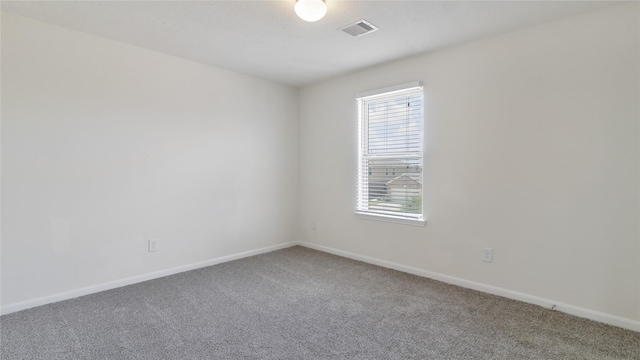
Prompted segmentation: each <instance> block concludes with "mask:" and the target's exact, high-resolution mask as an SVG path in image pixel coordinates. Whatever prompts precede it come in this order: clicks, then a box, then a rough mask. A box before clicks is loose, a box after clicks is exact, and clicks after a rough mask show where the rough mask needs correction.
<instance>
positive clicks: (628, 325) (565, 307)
mask: <svg viewBox="0 0 640 360" xmlns="http://www.w3.org/2000/svg"><path fill="white" fill-rule="evenodd" d="M298 245H300V246H304V247H307V248H310V249H314V250H319V251H323V252H326V253H330V254H334V255H338V256H342V257H346V258H349V259H353V260H358V261H362V262H366V263H369V264H373V265H378V266H382V267H385V268H389V269H393V270H398V271H402V272H405V273H409V274H413V275H418V276H422V277H426V278H430V279H433V280H438V281H442V282H445V283H448V284H453V285H457V286H461V287H464V288H469V289H473V290H478V291H481V292H485V293H489V294H493V295H498V296H502V297H505V298H508V299H513V300H518V301H522V302H526V303H529V304H534V305H538V306H542V307H544V308H548V309H552V308H553V310H557V311H561V312H563V313H567V314H571V315H575V316H578V317H582V318H586V319H590V320H594V321H598V322H601V323H605V324H609V325H613V326H618V327H621V328H624V329H628V330H633V331H638V332H640V321H635V320H631V319H626V318H623V317H619V316H615V315H610V314H606V313H601V312H598V311H594V310H590V309H586V308H581V307H578V306H574V305H569V304H563V303H560V302H557V301H554V300H550V299H545V298H541V297H538V296H533V295H529V294H524V293H521V292H517V291H512V290H507V289H503V288H499V287H496V286H491V285H487V284H482V283H478V282H475V281H470V280H465V279H461V278H457V277H453V276H449V275H444V274H440V273H436V272H432V271H427V270H423V269H419V268H414V267H411V266H405V265H401V264H397V263H394V262H390V261H386V260H381V259H376V258H372V257H369V256H363V255H358V254H354V253H351V252H348V251H344V250H338V249H335V248H331V247H327V246H322V245H317V244H312V243H307V242H298Z"/></svg>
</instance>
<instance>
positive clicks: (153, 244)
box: [149, 239, 158, 252]
mask: <svg viewBox="0 0 640 360" xmlns="http://www.w3.org/2000/svg"><path fill="white" fill-rule="evenodd" d="M154 251H158V239H149V252H154Z"/></svg>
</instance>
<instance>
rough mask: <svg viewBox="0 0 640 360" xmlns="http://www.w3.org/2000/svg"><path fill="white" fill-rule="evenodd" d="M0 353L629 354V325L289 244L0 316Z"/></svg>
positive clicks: (639, 352)
mask: <svg viewBox="0 0 640 360" xmlns="http://www.w3.org/2000/svg"><path fill="white" fill-rule="evenodd" d="M0 334H1V336H2V337H1V340H0V342H1V359H2V360H11V359H21V360H22V359H153V360H159V359H640V333H636V332H633V331H627V330H623V329H620V328H616V327H612V326H608V325H604V324H600V323H596V322H593V321H590V320H585V319H581V318H577V317H573V316H570V315H566V314H563V313H560V312H557V311H551V310H547V309H543V308H540V307H537V306H534V305H528V304H524V303H521V302H517V301H513V300H508V299H504V298H500V297H497V296H493V295H488V294H483V293H480V292H476V291H473V290H468V289H464V288H460V287H457V286H452V285H447V284H444V283H441V282H437V281H433V280H429V279H424V278H420V277H417V276H413V275H408V274H404V273H401V272H397V271H393V270H388V269H384V268H380V267H377V266H373V265H368V264H364V263H361V262H357V261H352V260H349V259H344V258H341V257H337V256H334V255H329V254H325V253H322V252H318V251H314V250H309V249H306V248H302V247H293V248H289V249H285V250H280V251H276V252H272V253H269V254H264V255H259V256H254V257H250V258H246V259H241V260H237V261H233V262H229V263H224V264H220V265H216V266H212V267H208V268H204V269H199V270H194V271H190V272H186V273H182V274H178V275H174V276H170V277H166V278H162V279H157V280H152V281H147V282H144V283H141V284H136V285H131V286H127V287H123V288H119V289H114V290H110V291H105V292H102V293H99V294H94V295H89V296H84V297H81V298H77V299H73V300H68V301H63V302H59V303H56V304H51V305H46V306H41V307H38V308H34V309H30V310H25V311H21V312H18V313H14V314H9V315H5V316H2V317H1V318H0Z"/></svg>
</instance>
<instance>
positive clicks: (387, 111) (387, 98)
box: [356, 83, 424, 220]
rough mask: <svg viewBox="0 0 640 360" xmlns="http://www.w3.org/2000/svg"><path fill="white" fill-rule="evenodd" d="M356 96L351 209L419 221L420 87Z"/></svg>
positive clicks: (420, 207)
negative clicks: (355, 188) (355, 165)
mask: <svg viewBox="0 0 640 360" xmlns="http://www.w3.org/2000/svg"><path fill="white" fill-rule="evenodd" d="M412 85H413V86H411V87H408V88H400V89H398V87H393V88H392V89H393V90H392V91H388V92H384V91H382V92H380V91H374V92H371V93H374V95H369V96H363V97H359V98H357V101H358V118H359V126H358V129H359V141H358V145H359V146H358V199H357V210H356V211H357V212H358V213H362V214H370V215H379V216H383V217H394V218H403V219H416V220H422V219H423V216H422V188H423V185H422V184H423V181H422V163H423V161H422V158H423V138H424V137H423V133H424V121H423V118H424V116H423V94H422V86H420V84H419V83H413V84H412Z"/></svg>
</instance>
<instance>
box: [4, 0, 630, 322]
mask: <svg viewBox="0 0 640 360" xmlns="http://www.w3.org/2000/svg"><path fill="white" fill-rule="evenodd" d="M245 3H246V2H244V3H242V4H238V5H236V6H243V7H244V6H248V5H246V4H245ZM344 3H345V5H344V6H356V5H353V4H352V5H348V4H346V3H347V2H344ZM7 6H8V5H7ZM119 6H124V5H119ZM139 6H142V5H139ZM261 6H264V5H261ZM328 6H329V10H328V12H327V15H326V18H325V19H323V20H321V21H331V20H330V16H331V9H332V8H331V6H337V5H331V4H329V3H328ZM327 19H328V20H327ZM355 20H356V19H353V21H355ZM372 22H373V21H372ZM319 23H320V22H319ZM374 23H375V22H374ZM314 24H315V23H314ZM639 24H640V20H639V18H638V3H637V2H625V3H620V4H615V5H611V6H605V7H600V8H597V9H593V10H589V11H586V12H582V13H579V14H573V15H571V16H568V17H563V18H560V19H556V20H553V21H548V22H544V23H540V24H534V25H532V26H528V27H525V28H521V29H517V30H513V31H507V32H504V33H499V34H498V33H496V34H488V35H487V36H486V37H483V38H480V39H473V40H469V41H466V40H464V41H463V40H461V41H459V42H457V43H454V44H451V45H450V46H447V47H444V48H438V49H436V50H434V51H429V52H426V53H420V54H413V55H412V56H409V57H402V58H398V59H389V61H381V62H379V63H377V64H372V65H370V66H365V67H362V68H358V69H353V70H351V71H347V72H341V73H337V74H333V75H331V76H327V77H323V78H319V79H317V80H314V79H310V78H303V77H301V78H300V82H299V83H296V82H294V81H293V80H291V78H288V77H287V76H289V75H288V74H284V72H283V74H282V79H286V80H282V81H279V80H274V79H272V78H269V77H267V76H260V75H256V74H250V73H245V72H243V71H242V70H235V69H232V70H230V69H229V66H225V65H224V64H222V65H219V66H214V65H211V64H207V63H205V62H201V61H197V60H194V59H185V58H181V57H179V56H175V55H173V54H171V53H164V52H162V51H156V50H150V49H145V48H143V47H139V46H137V45H135V44H126V43H124V42H123V41H120V40H113V39H109V38H108V36H107V35H104V36H98V35H94V34H90V33H88V32H84V31H78V30H73V29H69V28H66V27H63V26H58V25H53V24H50V23H48V22H46V19H44V20H42V21H40V20H34V19H32V18H29V17H26V16H22V15H19V14H17V13H13V12H12V11H3V12H2V23H1V26H2V29H1V30H2V33H1V35H2V52H1V56H2V62H1V69H2V79H1V86H2V88H1V90H2V99H1V101H2V112H1V117H2V129H1V130H2V132H1V150H2V159H1V160H2V164H1V165H2V172H1V187H2V198H1V205H2V213H1V222H2V227H1V236H2V239H1V240H2V241H1V253H0V255H1V289H2V291H1V298H0V304H1V310H2V313H3V314H8V313H11V312H14V311H19V310H23V309H28V308H32V307H34V306H39V305H43V304H47V303H52V302H55V301H60V300H65V299H70V298H74V297H77V296H81V295H87V294H93V293H96V292H99V291H102V290H107V289H112V288H117V287H121V286H125V285H129V284H135V283H139V282H141V281H145V280H149V279H155V278H160V277H163V276H167V275H171V274H176V273H180V272H183V271H187V270H192V269H197V268H202V267H205V266H210V265H214V264H219V263H223V262H227V261H231V260H235V259H240V258H244V257H248V256H252V255H257V254H262V253H267V252H270V251H274V250H278V249H284V248H288V247H291V246H296V245H301V246H304V247H308V248H311V249H316V250H320V251H324V252H328V253H332V254H335V255H339V256H343V257H348V258H351V259H355V260H359V261H364V262H367V263H371V264H375V265H380V266H383V267H387V268H392V269H396V270H400V271H403V272H408V273H412V274H415V275H419V276H424V277H428V278H432V279H435V280H439V281H444V282H447V283H451V284H455V285H459V286H462V287H466V288H470V289H475V290H480V291H482V292H488V293H492V294H496V295H500V296H503V297H507V298H511V299H516V300H520V301H524V302H528V303H533V304H536V305H540V306H543V307H546V308H554V309H555V310H560V311H563V312H567V313H569V314H574V315H577V316H580V317H585V318H589V319H592V320H596V321H600V322H604V323H607V324H611V325H615V326H619V327H623V328H626V329H631V330H635V331H640V226H639V221H640V220H639V219H640V209H639V207H640V186H639V184H640V176H639V172H640V126H639V125H640V109H639V107H638V99H639V98H640V86H639V84H640V70H639V66H638V64H639V63H640V51H639V48H638V44H639V27H640V25H639ZM81 25H82V26H86V27H91V26H90V25H88V24H84V25H83V24H80V25H78V26H81ZM304 25H313V24H306V23H305V24H304ZM333 25H335V26H333ZM339 25H340V24H332V26H333V28H332V29H333V31H335V29H337V28H338V27H339ZM376 25H379V26H380V27H381V29H380V30H379V31H376V32H375V33H374V34H371V35H367V36H376V34H382V35H380V36H384V31H385V29H384V27H382V26H381V24H376ZM283 26H284V25H283ZM295 26H301V25H300V24H297V23H296V25H295ZM300 29H301V30H300V31H302V32H305V31H307V32H308V33H309V36H310V37H313V36H316V35H315V33H313V32H312V30H306V29H303V28H300ZM116 35H117V34H116ZM338 35H344V34H338ZM114 36H115V35H114ZM212 36H213V35H212ZM345 36H346V35H345ZM251 39H252V38H251V37H250V36H248V37H247V41H252V40H251ZM360 39H363V40H362V41H363V42H364V41H369V40H364V39H366V38H365V37H362V38H360ZM369 39H371V38H369ZM350 40H351V39H350ZM202 41H204V42H206V40H202ZM285 42H286V39H283V40H282V42H281V43H280V46H284V45H283V44H284V43H285ZM207 44H209V43H207ZM345 47H348V45H347V46H345ZM238 51H240V52H241V51H242V49H238ZM283 51H284V50H283ZM246 55H247V58H250V57H251V55H255V54H246ZM287 56H294V54H293V52H291V53H287ZM325 61H326V62H327V63H330V62H331V61H332V60H331V58H327V59H325ZM336 61H337V60H336ZM238 66H239V67H242V66H245V64H238ZM247 66H248V65H247ZM313 66H315V67H318V68H322V67H323V66H324V64H323V63H322V61H320V60H318V62H317V63H315V64H314V65H313ZM326 66H329V65H326ZM290 71H291V73H294V72H295V71H298V69H290ZM274 76H275V75H274ZM289 80H291V81H289ZM411 81H421V82H422V83H423V91H424V134H425V135H424V136H425V140H424V144H425V147H424V165H423V168H424V173H423V178H421V179H420V186H423V188H422V189H423V191H424V194H422V193H421V198H420V199H421V204H424V205H423V206H424V207H423V209H424V216H425V220H426V225H425V226H407V225H405V224H399V223H393V222H385V221H370V220H367V219H362V218H360V217H358V216H356V215H355V204H356V182H357V179H356V175H357V174H356V171H357V141H358V139H357V131H358V123H357V118H358V114H357V109H356V102H355V100H354V99H355V94H358V93H362V92H365V91H369V90H373V89H380V88H384V87H388V86H393V85H397V84H403V83H407V82H411ZM398 175H401V174H400V173H398V174H397V175H395V173H394V175H391V174H389V175H388V176H389V179H393V178H391V176H398ZM410 180H411V179H408V180H407V181H410ZM414 180H415V179H414ZM389 181H391V180H389ZM421 225H424V224H421Z"/></svg>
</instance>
